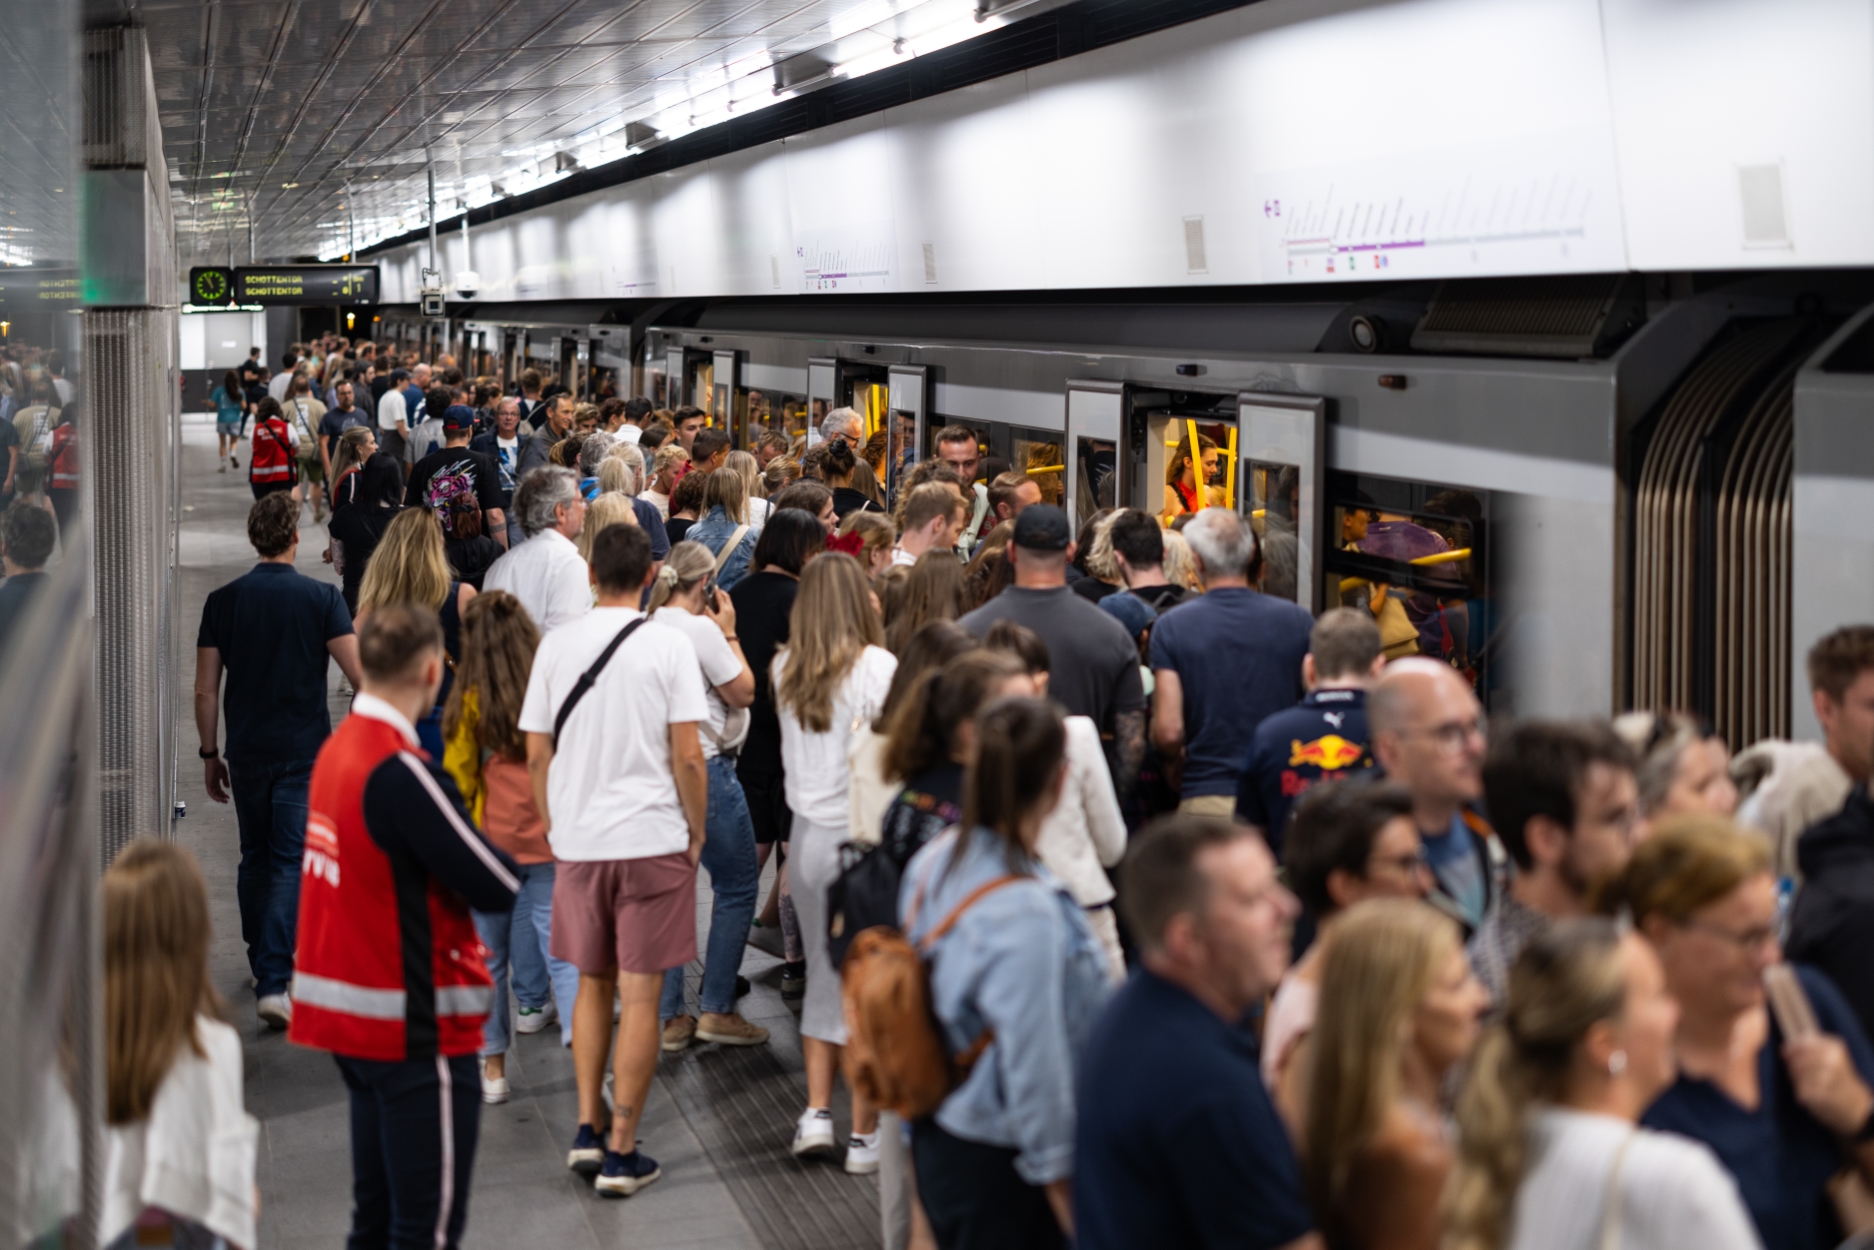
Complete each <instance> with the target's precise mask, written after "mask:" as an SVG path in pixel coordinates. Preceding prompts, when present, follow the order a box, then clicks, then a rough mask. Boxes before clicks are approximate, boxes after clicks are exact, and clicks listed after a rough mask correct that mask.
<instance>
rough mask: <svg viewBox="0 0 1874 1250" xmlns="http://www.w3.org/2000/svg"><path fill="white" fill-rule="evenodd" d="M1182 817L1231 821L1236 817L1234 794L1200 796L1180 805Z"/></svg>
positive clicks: (1179, 812)
mask: <svg viewBox="0 0 1874 1250" xmlns="http://www.w3.org/2000/svg"><path fill="white" fill-rule="evenodd" d="M1178 814H1179V815H1180V816H1220V817H1222V818H1223V819H1224V820H1229V819H1230V818H1231V817H1233V816H1235V815H1236V796H1235V795H1234V794H1198V795H1193V796H1192V797H1190V798H1188V799H1184V800H1181V801H1180V802H1179V803H1178Z"/></svg>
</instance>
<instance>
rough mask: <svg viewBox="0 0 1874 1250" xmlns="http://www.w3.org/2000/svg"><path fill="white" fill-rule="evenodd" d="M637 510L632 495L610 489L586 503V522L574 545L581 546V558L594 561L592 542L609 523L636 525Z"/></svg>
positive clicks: (590, 561)
mask: <svg viewBox="0 0 1874 1250" xmlns="http://www.w3.org/2000/svg"><path fill="white" fill-rule="evenodd" d="M637 523H638V514H637V510H636V509H635V508H633V507H632V506H631V496H629V495H619V494H615V493H613V492H610V491H606V492H603V493H601V494H600V495H599V496H598V498H596V499H594V500H593V501H592V502H591V503H589V504H587V505H586V523H585V525H584V527H583V528H581V529H580V531H579V537H578V538H577V539H575V540H574V542H573V545H574V546H575V547H577V548H579V558H580V559H581V560H584V561H585V562H586V563H587V564H591V563H592V543H593V541H594V540H595V539H597V538H598V536H599V534H600V533H602V532H603V531H604V529H605V527H606V526H608V525H636V524H637Z"/></svg>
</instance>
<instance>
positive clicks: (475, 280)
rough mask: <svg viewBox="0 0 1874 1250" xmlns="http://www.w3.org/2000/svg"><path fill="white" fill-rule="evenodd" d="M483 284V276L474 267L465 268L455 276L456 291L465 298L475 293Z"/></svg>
mask: <svg viewBox="0 0 1874 1250" xmlns="http://www.w3.org/2000/svg"><path fill="white" fill-rule="evenodd" d="M481 284H482V276H481V275H480V274H478V273H476V272H475V271H474V270H473V269H464V270H463V271H462V272H461V273H459V274H457V275H456V276H455V289H456V293H457V294H458V295H460V296H461V297H462V298H463V299H468V298H469V297H470V296H472V295H474V294H475V292H476V290H477V289H479V288H480V286H481Z"/></svg>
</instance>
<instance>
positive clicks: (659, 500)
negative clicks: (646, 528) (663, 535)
mask: <svg viewBox="0 0 1874 1250" xmlns="http://www.w3.org/2000/svg"><path fill="white" fill-rule="evenodd" d="M638 498H640V499H642V500H643V501H644V502H645V503H648V504H650V505H651V507H653V508H656V509H657V515H658V516H660V517H662V518H664V520H666V521H668V520H669V519H670V496H669V495H660V494H658V493H657V492H656V491H654V490H647V491H645V492H644V493H643V494H641V495H639V496H638Z"/></svg>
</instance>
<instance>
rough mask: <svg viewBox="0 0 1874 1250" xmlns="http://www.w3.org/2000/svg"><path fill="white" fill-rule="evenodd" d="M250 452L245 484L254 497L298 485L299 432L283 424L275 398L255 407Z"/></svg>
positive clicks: (286, 489)
mask: <svg viewBox="0 0 1874 1250" xmlns="http://www.w3.org/2000/svg"><path fill="white" fill-rule="evenodd" d="M253 453H254V454H253V455H252V456H250V457H249V458H248V462H247V483H248V485H249V486H250V487H252V488H253V491H254V498H256V499H259V498H260V497H261V496H262V495H269V494H272V493H273V492H274V491H290V490H292V489H293V488H294V487H295V486H298V485H299V470H298V464H299V431H298V430H295V429H294V428H293V427H292V426H291V425H289V424H287V421H286V418H285V417H283V416H282V415H281V413H280V403H279V401H278V400H276V399H272V398H262V399H261V401H260V403H259V404H257V405H255V408H254V445H253ZM294 502H295V503H297V502H298V500H297V499H295V500H294Z"/></svg>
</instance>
